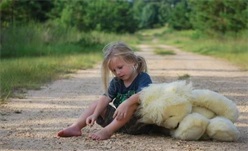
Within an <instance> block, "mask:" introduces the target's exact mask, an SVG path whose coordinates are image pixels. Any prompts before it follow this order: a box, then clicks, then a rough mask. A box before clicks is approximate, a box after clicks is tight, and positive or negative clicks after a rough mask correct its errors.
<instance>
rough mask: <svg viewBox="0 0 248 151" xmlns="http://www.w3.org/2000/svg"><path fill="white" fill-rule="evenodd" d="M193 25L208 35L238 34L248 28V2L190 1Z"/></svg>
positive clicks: (229, 0)
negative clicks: (215, 33) (231, 32)
mask: <svg viewBox="0 0 248 151" xmlns="http://www.w3.org/2000/svg"><path fill="white" fill-rule="evenodd" d="M189 3H190V7H191V8H192V12H191V17H190V19H191V23H192V24H193V26H194V28H195V29H198V30H201V31H206V32H208V33H214V32H218V33H226V32H230V31H233V32H238V31H241V30H244V29H247V28H248V24H247V23H248V1H247V0H236V1H232V0H208V1H196V0H189Z"/></svg>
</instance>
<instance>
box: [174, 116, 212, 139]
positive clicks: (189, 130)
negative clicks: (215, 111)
mask: <svg viewBox="0 0 248 151" xmlns="http://www.w3.org/2000/svg"><path fill="white" fill-rule="evenodd" d="M208 123H209V119H207V118H206V117H204V116H202V115H201V114H198V113H192V114H189V115H187V116H186V117H185V118H184V119H183V120H182V121H181V122H180V124H179V127H178V128H177V129H176V130H174V131H171V135H172V137H174V138H178V139H182V140H198V139H199V138H200V137H201V136H202V135H203V134H204V133H205V131H206V127H207V125H208Z"/></svg>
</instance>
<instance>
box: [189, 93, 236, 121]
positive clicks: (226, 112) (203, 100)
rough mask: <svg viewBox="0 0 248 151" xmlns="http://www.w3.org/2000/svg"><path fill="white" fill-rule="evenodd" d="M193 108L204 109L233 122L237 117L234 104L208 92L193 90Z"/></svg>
mask: <svg viewBox="0 0 248 151" xmlns="http://www.w3.org/2000/svg"><path fill="white" fill-rule="evenodd" d="M192 94H193V99H191V100H190V102H192V105H193V106H200V107H205V108H207V109H208V110H210V111H213V112H214V113H215V114H216V115H219V116H223V117H226V118H227V119H229V120H231V121H232V122H235V121H236V120H237V119H238V117H239V111H238V108H237V107H236V104H235V103H234V102H233V101H231V100H229V99H228V98H226V97H225V96H223V95H221V94H219V93H216V92H214V91H210V90H193V91H192Z"/></svg>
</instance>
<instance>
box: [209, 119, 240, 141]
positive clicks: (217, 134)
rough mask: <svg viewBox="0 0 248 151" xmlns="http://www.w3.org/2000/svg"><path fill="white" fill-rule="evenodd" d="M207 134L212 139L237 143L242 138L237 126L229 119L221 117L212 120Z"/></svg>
mask: <svg viewBox="0 0 248 151" xmlns="http://www.w3.org/2000/svg"><path fill="white" fill-rule="evenodd" d="M207 134H208V136H209V137H210V138H213V139H214V140H219V141H236V140H237V139H238V138H239V136H240V132H239V130H238V129H237V128H236V126H235V125H234V124H233V123H232V122H231V121H230V120H229V119H227V118H225V117H220V116H217V117H215V118H213V119H211V120H210V123H209V125H208V127H207Z"/></svg>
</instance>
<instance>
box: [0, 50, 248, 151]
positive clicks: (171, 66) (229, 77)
mask: <svg viewBox="0 0 248 151" xmlns="http://www.w3.org/2000/svg"><path fill="white" fill-rule="evenodd" d="M140 47H141V48H142V50H143V51H142V52H139V54H140V55H142V56H144V57H145V58H146V60H147V62H148V66H149V69H150V70H149V73H150V75H151V76H152V78H153V80H154V82H155V83H159V82H172V81H175V80H177V78H178V77H179V76H183V75H184V74H188V75H190V79H191V81H192V82H193V86H194V87H195V88H201V89H202V88H206V89H210V90H214V91H217V92H219V93H221V94H224V95H225V96H227V97H228V98H230V99H232V100H234V101H235V103H236V104H237V106H238V108H239V110H240V117H239V120H238V122H237V123H236V126H237V127H238V129H239V130H240V132H241V138H240V139H239V140H238V142H214V141H180V140H175V139H172V138H171V137H164V136H156V135H152V136H151V135H141V136H132V135H124V134H115V135H114V136H113V137H112V138H111V139H109V140H105V141H100V142H98V141H92V140H89V139H88V137H87V136H88V133H89V132H90V131H96V130H98V129H99V127H98V126H97V125H95V126H94V127H92V128H86V129H84V131H83V133H84V135H83V136H82V137H73V138H57V137H56V133H57V131H58V130H60V129H62V128H64V127H66V126H67V125H69V124H71V123H72V122H74V121H75V120H76V119H77V117H78V116H79V115H80V113H81V112H82V110H84V109H85V108H86V107H87V105H89V103H90V102H92V101H93V100H96V99H97V98H98V96H99V95H100V94H101V93H102V89H101V81H100V69H99V66H96V67H95V68H94V69H89V70H82V71H78V72H77V73H76V74H73V75H72V77H71V78H70V79H62V80H58V81H55V82H53V83H52V84H50V85H47V86H44V87H43V88H42V89H41V90H36V91H29V92H28V93H27V94H26V98H25V99H11V100H10V101H9V102H8V103H7V104H3V105H1V108H0V115H1V118H0V150H1V151H7V150H8V151H10V150H11V151H22V150H41V151H42V150H46V151H48V150H66V151H68V150H92V151H93V150H94V151H95V150H118V151H120V150H123V151H124V150H132V151H133V150H142V151H143V150H152V151H153V150H161V151H162V150H173V151H177V150H180V151H184V150H185V151H195V150H198V151H201V150H207V151H226V150H230V151H234V150H238V151H245V150H247V149H248V72H244V71H240V70H239V69H238V68H237V67H235V66H233V65H231V64H229V63H227V62H224V61H221V60H218V59H214V58H211V57H205V56H200V55H196V54H191V53H185V52H182V51H180V50H178V49H176V48H173V47H169V46H165V45H158V46H156V47H161V48H165V49H173V50H174V51H175V52H176V55H173V56H158V55H154V54H153V53H152V48H151V47H149V46H148V45H140Z"/></svg>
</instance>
